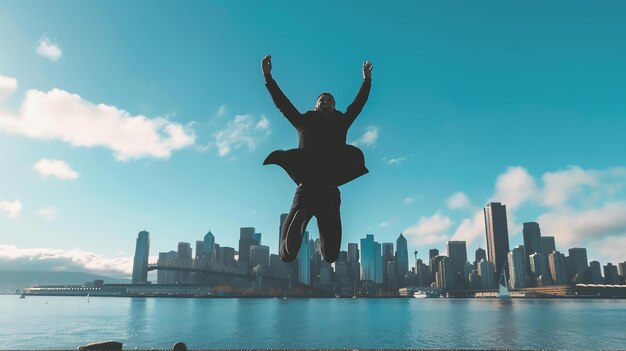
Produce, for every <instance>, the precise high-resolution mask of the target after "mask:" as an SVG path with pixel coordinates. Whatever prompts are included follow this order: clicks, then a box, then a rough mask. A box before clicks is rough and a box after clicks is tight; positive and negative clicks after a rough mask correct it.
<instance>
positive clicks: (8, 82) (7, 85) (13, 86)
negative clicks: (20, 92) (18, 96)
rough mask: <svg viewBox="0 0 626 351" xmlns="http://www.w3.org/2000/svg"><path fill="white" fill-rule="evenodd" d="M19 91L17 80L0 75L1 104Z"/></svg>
mask: <svg viewBox="0 0 626 351" xmlns="http://www.w3.org/2000/svg"><path fill="white" fill-rule="evenodd" d="M15 90H17V79H15V78H11V77H5V76H2V75H0V102H2V101H4V100H6V99H7V98H8V97H9V96H10V95H11V94H13V93H14V92H15Z"/></svg>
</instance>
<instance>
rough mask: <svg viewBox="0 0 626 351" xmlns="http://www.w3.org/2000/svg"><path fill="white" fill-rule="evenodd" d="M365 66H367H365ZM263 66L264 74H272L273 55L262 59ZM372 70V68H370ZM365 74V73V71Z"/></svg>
mask: <svg viewBox="0 0 626 351" xmlns="http://www.w3.org/2000/svg"><path fill="white" fill-rule="evenodd" d="M363 67H365V66H363ZM261 68H262V69H263V74H271V73H272V56H271V55H267V56H265V57H264V58H263V60H262V61H261ZM363 70H364V71H363V72H365V68H363ZM370 70H371V69H370ZM363 74H365V73H363Z"/></svg>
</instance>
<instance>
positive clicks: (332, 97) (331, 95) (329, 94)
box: [317, 92, 336, 103]
mask: <svg viewBox="0 0 626 351" xmlns="http://www.w3.org/2000/svg"><path fill="white" fill-rule="evenodd" d="M323 95H328V96H330V98H331V99H333V102H334V103H336V101H335V97H334V96H333V94H331V93H326V92H324V93H321V94H320V95H319V96H318V97H317V99H318V100H319V99H320V98H321V97H322V96H323Z"/></svg>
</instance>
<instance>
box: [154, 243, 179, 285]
mask: <svg viewBox="0 0 626 351" xmlns="http://www.w3.org/2000/svg"><path fill="white" fill-rule="evenodd" d="M177 263H178V252H176V251H169V252H159V260H158V261H157V265H159V266H175V265H177ZM157 284H176V271H170V270H164V269H159V270H158V271H157Z"/></svg>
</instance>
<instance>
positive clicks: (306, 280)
mask: <svg viewBox="0 0 626 351" xmlns="http://www.w3.org/2000/svg"><path fill="white" fill-rule="evenodd" d="M298 281H299V282H300V283H302V284H306V285H311V258H310V256H309V232H308V231H305V232H304V235H303V236H302V245H300V251H298Z"/></svg>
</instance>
